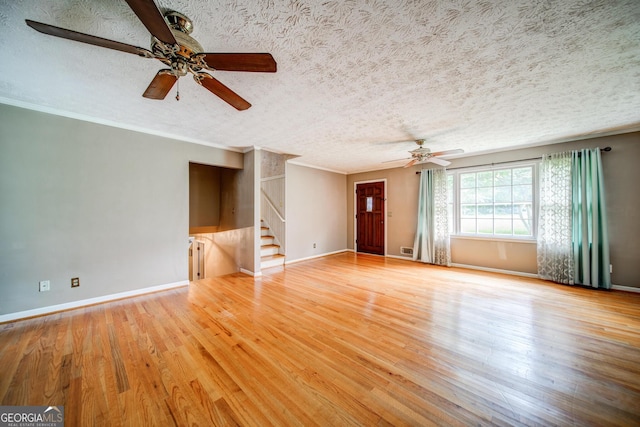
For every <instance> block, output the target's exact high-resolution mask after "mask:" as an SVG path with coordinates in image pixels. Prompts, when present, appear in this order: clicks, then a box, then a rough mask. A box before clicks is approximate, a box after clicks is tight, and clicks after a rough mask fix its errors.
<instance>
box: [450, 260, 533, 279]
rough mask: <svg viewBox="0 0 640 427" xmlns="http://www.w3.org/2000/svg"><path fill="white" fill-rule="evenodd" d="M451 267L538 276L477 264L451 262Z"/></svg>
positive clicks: (530, 276)
mask: <svg viewBox="0 0 640 427" xmlns="http://www.w3.org/2000/svg"><path fill="white" fill-rule="evenodd" d="M451 267H458V268H466V269H469V270H480V271H488V272H489V273H500V274H510V275H512V276H521V277H528V278H530V279H539V278H540V277H539V276H538V275H537V274H533V273H524V272H522V271H513V270H501V269H499V268H489V267H480V266H477V265H468V264H457V263H451Z"/></svg>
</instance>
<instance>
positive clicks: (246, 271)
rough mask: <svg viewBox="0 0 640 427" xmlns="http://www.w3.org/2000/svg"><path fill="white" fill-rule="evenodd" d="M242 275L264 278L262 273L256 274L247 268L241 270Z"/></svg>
mask: <svg viewBox="0 0 640 427" xmlns="http://www.w3.org/2000/svg"><path fill="white" fill-rule="evenodd" d="M240 273H242V274H246V275H248V276H251V277H261V276H262V272H261V271H259V272H257V273H255V272H253V271H251V270H247V269H246V268H241V269H240Z"/></svg>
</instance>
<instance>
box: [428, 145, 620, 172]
mask: <svg viewBox="0 0 640 427" xmlns="http://www.w3.org/2000/svg"><path fill="white" fill-rule="evenodd" d="M600 151H601V152H602V151H604V152H607V151H611V147H604V148H601V149H600ZM541 158H542V156H540V157H531V158H528V159H519V160H509V161H505V162H496V163H485V164H484V165H472V166H459V167H457V168H450V169H447V170H448V171H452V170H456V169H467V168H479V167H483V166H495V165H504V164H506V163H518V162H527V161H529V160H540V159H541ZM423 170H425V169H421V170H419V171H416V175H420V172H422V171H423Z"/></svg>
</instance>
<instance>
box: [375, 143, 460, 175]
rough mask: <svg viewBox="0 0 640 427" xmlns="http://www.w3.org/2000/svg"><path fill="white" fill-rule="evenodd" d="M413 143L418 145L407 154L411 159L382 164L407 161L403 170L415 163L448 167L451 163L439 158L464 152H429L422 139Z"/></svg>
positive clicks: (457, 150) (458, 150)
mask: <svg viewBox="0 0 640 427" xmlns="http://www.w3.org/2000/svg"><path fill="white" fill-rule="evenodd" d="M413 142H415V143H416V144H418V148H416V149H413V150H411V151H409V154H411V157H407V158H404V159H396V160H387V161H386V162H383V163H391V162H399V161H400V160H409V162H408V163H407V164H406V165H404V167H405V168H408V167H411V166H413V165H415V164H416V163H435V164H436V165H440V166H449V165H450V164H451V162H450V161H448V160H444V159H440V158H439V156H446V155H449V154H461V153H464V150H462V149H460V148H458V149H455V150H445V151H437V152H431V150H430V149H429V148H428V147H425V146H424V143H425V140H424V139H416V140H415V141H413Z"/></svg>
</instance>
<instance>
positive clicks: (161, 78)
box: [142, 70, 178, 99]
mask: <svg viewBox="0 0 640 427" xmlns="http://www.w3.org/2000/svg"><path fill="white" fill-rule="evenodd" d="M177 80H178V78H177V77H176V76H175V75H174V74H172V73H171V70H160V71H158V74H156V76H155V77H154V78H153V80H151V83H150V84H149V87H147V90H145V91H144V93H143V94H142V96H144V97H145V98H149V99H164V98H165V96H167V94H168V93H169V91H170V90H171V88H172V87H173V85H174V84H176V81H177Z"/></svg>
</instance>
